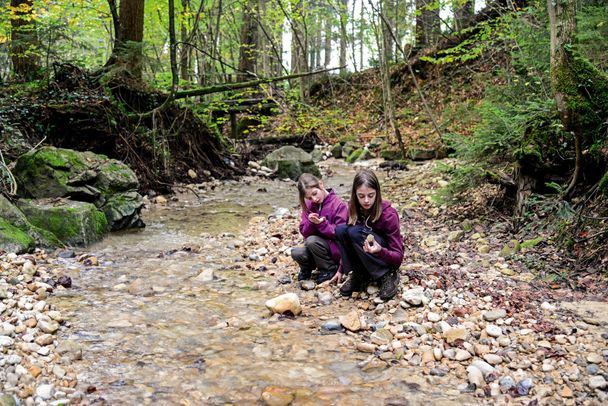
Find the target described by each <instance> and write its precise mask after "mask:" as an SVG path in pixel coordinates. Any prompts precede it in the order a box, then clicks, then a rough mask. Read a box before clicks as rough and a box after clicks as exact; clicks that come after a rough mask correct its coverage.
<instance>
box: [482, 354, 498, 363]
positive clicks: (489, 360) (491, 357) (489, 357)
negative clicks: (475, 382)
mask: <svg viewBox="0 0 608 406" xmlns="http://www.w3.org/2000/svg"><path fill="white" fill-rule="evenodd" d="M483 359H484V360H486V362H487V363H488V364H490V365H498V364H501V363H502V357H501V356H500V355H496V354H486V355H484V356H483Z"/></svg>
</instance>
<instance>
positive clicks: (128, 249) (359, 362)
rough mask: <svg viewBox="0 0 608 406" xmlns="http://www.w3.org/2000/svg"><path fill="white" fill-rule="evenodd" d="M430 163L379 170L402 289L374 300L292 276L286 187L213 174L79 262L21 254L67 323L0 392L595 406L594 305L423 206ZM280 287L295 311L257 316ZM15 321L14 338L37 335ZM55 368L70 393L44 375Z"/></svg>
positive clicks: (598, 335) (344, 170) (598, 361)
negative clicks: (395, 230) (398, 227)
mask: <svg viewBox="0 0 608 406" xmlns="http://www.w3.org/2000/svg"><path fill="white" fill-rule="evenodd" d="M366 164H368V165H369V164H371V165H374V164H375V163H374V162H373V161H371V162H368V163H366ZM323 165H324V166H325V172H326V173H327V172H331V173H333V176H328V177H327V180H326V183H327V184H328V185H329V186H331V187H334V188H335V189H336V191H337V193H338V194H340V195H342V196H344V195H347V194H348V193H349V191H348V189H349V186H350V181H351V180H352V175H353V174H354V172H353V169H352V167H344V166H341V165H340V164H339V163H337V162H334V161H333V160H330V161H329V162H326V163H324V164H323ZM328 165H329V166H328ZM435 165H436V163H435V162H427V163H424V164H422V165H415V166H412V167H411V168H410V170H409V171H391V172H390V173H388V174H386V175H383V192H385V195H386V197H387V198H389V199H391V200H392V201H393V202H394V203H395V205H396V206H397V207H398V208H399V212H400V214H401V216H402V225H403V235H404V237H405V240H406V247H407V249H406V258H405V260H404V263H403V265H402V268H401V271H402V291H401V292H400V293H399V294H398V296H396V297H395V299H393V300H391V301H389V302H386V303H383V302H381V301H379V300H378V298H377V297H376V292H377V288H376V287H374V286H371V287H370V288H368V290H367V291H366V292H365V293H362V294H361V295H359V297H357V298H349V299H344V298H341V297H339V295H338V292H337V290H336V288H335V287H326V286H325V287H323V286H321V287H312V288H313V289H311V290H304V289H302V288H301V286H300V285H299V284H297V283H296V282H294V281H295V275H296V273H297V267H296V265H295V263H294V262H293V261H292V260H291V259H290V257H289V256H288V255H287V254H288V249H289V248H290V247H292V246H294V245H295V244H298V243H299V242H300V241H301V237H300V236H299V234H298V232H297V223H298V207H297V196H296V189H295V186H294V184H293V183H292V182H282V181H280V180H266V179H261V178H244V179H243V180H242V181H240V182H235V181H228V182H219V181H216V182H210V183H205V184H201V185H199V186H198V187H196V188H195V189H194V190H193V191H189V190H188V188H184V189H183V191H182V192H180V193H178V194H176V195H175V197H174V198H172V199H169V200H168V201H167V200H166V199H161V198H159V199H157V200H156V201H157V203H150V202H148V203H147V205H148V208H147V209H146V210H145V211H144V212H143V216H144V220H145V221H146V223H147V224H148V227H147V228H146V229H145V230H131V231H122V232H118V233H112V234H111V235H110V236H109V237H108V238H106V239H105V240H104V241H102V242H100V243H98V244H96V245H94V246H91V247H89V249H88V253H89V256H80V257H75V258H59V257H56V256H49V257H48V258H46V259H45V261H46V262H47V263H48V265H43V264H42V263H43V261H40V262H39V263H38V264H37V266H38V269H39V270H40V267H44V268H48V269H52V270H54V271H53V273H54V274H57V275H59V274H61V276H66V277H67V276H69V277H70V278H71V280H72V281H73V286H72V287H71V288H69V289H65V288H56V289H55V292H54V293H55V294H54V295H53V296H51V297H50V298H46V299H45V307H44V309H43V311H46V312H47V315H48V313H49V312H50V311H53V310H55V309H59V310H60V311H61V315H62V317H63V318H65V319H67V321H66V322H64V323H63V325H62V327H59V326H57V327H58V330H57V331H56V332H55V335H56V336H55V337H56V338H55V339H54V340H52V341H51V342H50V343H49V344H47V345H45V346H44V347H49V353H50V354H51V356H50V357H49V362H48V364H47V365H46V366H44V368H41V370H42V371H41V373H40V374H39V375H38V376H37V377H35V378H33V379H32V378H28V375H27V374H30V376H33V375H32V373H31V371H30V369H26V370H25V371H24V370H21V369H19V370H18V369H17V367H15V366H13V369H12V370H10V369H9V368H11V367H10V366H9V367H7V368H6V369H5V370H6V371H10V372H9V373H10V374H13V375H11V378H10V379H12V381H11V382H14V383H16V384H17V389H18V390H16V391H14V392H9V393H14V394H17V395H18V394H19V393H21V394H22V395H28V396H23V397H21V398H22V399H24V403H25V404H36V403H39V404H44V402H46V403H49V404H52V403H53V402H55V403H57V402H58V401H60V400H61V399H68V400H69V401H70V402H72V403H76V404H79V403H84V404H99V403H100V402H101V403H103V402H105V403H107V404H157V403H166V404H226V403H229V404H230V403H232V404H260V403H265V404H285V405H286V404H289V403H290V402H291V404H294V405H298V404H336V403H342V404H354V405H357V404H374V405H375V404H378V405H387V404H393V405H394V404H428V403H429V402H432V403H433V404H445V405H447V404H453V405H461V404H478V403H492V404H506V403H511V404H513V403H514V404H529V403H530V402H538V403H539V404H588V405H592V404H601V402H605V401H606V400H607V399H606V377H605V376H604V375H605V374H606V365H607V364H606V357H607V356H608V348H607V340H608V335H607V334H606V333H607V331H606V323H607V322H608V320H606V319H605V317H606V314H608V312H606V311H605V310H606V308H605V304H602V303H598V302H597V301H592V302H591V301H590V302H584V303H581V304H577V303H576V302H573V301H578V300H582V299H585V297H584V296H582V295H580V294H574V293H572V292H569V291H567V290H563V291H562V290H554V289H549V288H547V287H546V286H544V285H543V284H540V283H538V282H537V281H535V280H534V278H535V275H534V274H532V273H531V272H530V269H529V267H528V265H526V262H524V261H522V260H521V259H519V258H518V257H517V256H512V257H510V258H509V259H506V258H503V257H501V256H500V255H499V254H500V251H501V247H502V246H503V245H504V243H505V242H508V233H507V232H506V230H505V227H504V224H502V221H500V220H495V221H485V222H484V221H481V220H470V219H469V220H457V219H456V217H455V213H454V212H452V211H451V210H452V209H449V208H446V207H442V206H440V205H437V204H435V203H434V202H433V200H432V199H431V198H430V195H431V193H432V191H433V190H434V189H435V188H436V187H438V186H440V185H441V184H442V182H444V180H443V179H442V178H441V177H440V175H437V174H436V173H435V172H434V171H433V168H434V166H435ZM480 199H482V197H480ZM478 204H479V206H481V207H483V206H484V201H483V199H482V200H481V201H480V202H478ZM472 213H473V214H474V211H469V212H468V214H469V215H471V214H472ZM505 239H506V240H507V241H505ZM544 248H546V247H544ZM544 248H543V249H544ZM526 249H527V250H530V252H532V251H533V250H535V249H539V248H538V247H536V248H534V247H533V248H526ZM526 249H525V250H526ZM79 258H80V261H79ZM15 260H19V259H17V258H16V259H15ZM45 272H46V271H45ZM5 280H6V281H7V282H8V279H6V278H5ZM15 286H17V287H18V288H19V289H22V288H23V289H24V288H25V284H21V285H20V284H17V285H15ZM307 288H311V287H307ZM15 289H17V288H15ZM284 292H295V293H297V295H298V296H299V297H300V301H301V303H302V306H303V309H304V311H303V313H302V315H300V316H298V317H296V318H290V317H286V316H278V315H274V316H272V315H270V314H269V313H268V311H267V310H266V309H265V307H264V302H265V301H266V300H267V299H269V298H272V297H275V296H278V295H279V294H281V293H284ZM28 297H29V299H28V300H24V303H25V302H29V303H30V304H31V306H32V308H34V307H36V306H40V305H39V304H38V302H40V300H41V299H40V298H39V297H37V296H33V295H28ZM3 302H4V303H7V301H3ZM583 305H584V306H583ZM602 306H604V307H602ZM17 307H18V306H17ZM28 307H29V306H28ZM24 308H25V307H24ZM26 310H27V309H26ZM49 317H50V316H49ZM13 321H14V323H12V322H13ZM11 323H12V324H14V325H17V326H19V325H26V324H25V320H24V319H23V318H21V317H16V318H15V319H12V321H11ZM19 328H20V329H24V330H23V331H22V332H21V333H17V334H15V335H14V337H15V338H14V339H15V340H16V341H18V340H22V339H23V337H24V336H27V335H28V334H30V335H31V336H33V337H34V339H35V340H36V339H37V338H38V336H42V335H43V334H42V333H40V332H37V331H36V330H34V329H33V328H32V327H27V325H26V327H19ZM24 333H25V334H24ZM46 334H48V333H46ZM62 343H70V344H67V345H68V346H69V347H71V348H80V351H81V354H82V360H76V361H69V358H66V359H65V360H63V361H65V362H66V364H62V362H63V361H62V359H61V356H53V354H55V353H56V351H57V348H58V347H59V346H60V345H62ZM63 345H64V346H65V345H66V344H63ZM6 351H7V352H5V354H6V355H7V356H12V355H19V354H17V352H19V351H22V346H21V345H20V343H15V344H14V345H13V347H10V346H9V347H7V350H6ZM76 353H78V351H77V350H76ZM64 356H65V355H64ZM40 357H45V356H43V355H40V354H38V355H36V354H31V353H30V354H26V355H25V356H23V357H22V358H23V360H24V361H25V360H27V362H33V361H39V359H40ZM47 357H48V355H47ZM5 358H6V357H5ZM56 366H58V367H59V368H63V369H64V372H65V374H66V376H67V377H69V378H70V379H71V380H70V382H73V383H70V385H72V386H74V388H71V387H70V386H69V385H67V388H70V389H66V386H64V385H63V383H62V382H61V381H58V380H57V378H56V374H54V371H55V367H56ZM57 372H58V373H59V374H61V372H62V371H61V369H58V370H57ZM7 375H8V374H7ZM66 379H67V378H66ZM7 382H8V380H7V381H3V384H4V387H5V390H6V387H7ZM45 385H46V386H45ZM28 388H29V389H28ZM24 390H26V392H20V391H24ZM47 396H48V397H47Z"/></svg>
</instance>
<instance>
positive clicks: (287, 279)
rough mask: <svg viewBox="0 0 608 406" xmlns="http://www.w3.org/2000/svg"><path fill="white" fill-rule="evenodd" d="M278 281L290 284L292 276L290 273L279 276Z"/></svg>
mask: <svg viewBox="0 0 608 406" xmlns="http://www.w3.org/2000/svg"><path fill="white" fill-rule="evenodd" d="M278 282H279V283H280V284H281V285H288V284H290V283H291V278H290V277H289V275H281V276H279V279H278Z"/></svg>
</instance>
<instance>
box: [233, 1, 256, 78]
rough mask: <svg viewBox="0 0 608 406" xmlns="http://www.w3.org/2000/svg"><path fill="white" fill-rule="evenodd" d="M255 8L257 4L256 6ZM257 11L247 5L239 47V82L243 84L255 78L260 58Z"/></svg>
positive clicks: (244, 11) (244, 10)
mask: <svg viewBox="0 0 608 406" xmlns="http://www.w3.org/2000/svg"><path fill="white" fill-rule="evenodd" d="M254 7H255V4H254ZM254 13H255V9H254V8H252V7H251V6H250V5H248V4H246V5H245V6H244V9H243V22H242V24H241V45H240V47H239V73H238V75H237V81H238V82H242V81H245V80H249V79H252V78H254V77H255V75H256V73H257V72H256V66H257V57H258V26H257V22H256V19H255V15H254Z"/></svg>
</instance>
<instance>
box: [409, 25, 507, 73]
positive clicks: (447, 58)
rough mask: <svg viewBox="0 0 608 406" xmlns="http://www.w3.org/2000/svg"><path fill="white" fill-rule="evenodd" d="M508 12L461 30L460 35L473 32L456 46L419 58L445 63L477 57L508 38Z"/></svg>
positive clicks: (435, 62)
mask: <svg viewBox="0 0 608 406" xmlns="http://www.w3.org/2000/svg"><path fill="white" fill-rule="evenodd" d="M510 19H511V16H510V15H509V14H507V15H505V16H504V17H499V18H497V19H495V20H488V21H483V22H481V23H479V24H477V25H475V26H474V27H470V28H466V29H464V30H462V31H461V32H460V33H461V35H466V34H468V33H471V32H473V34H472V35H470V36H469V37H468V38H467V39H465V40H464V41H461V42H459V43H458V44H457V45H456V46H454V47H452V48H448V49H443V50H441V51H439V52H437V56H436V57H433V56H423V57H421V58H420V59H421V60H423V61H427V62H431V63H434V64H446V63H454V62H466V61H470V60H472V59H477V58H479V57H480V56H481V55H482V54H484V53H485V52H487V51H488V50H489V49H491V48H492V47H494V46H495V45H496V44H497V43H498V44H502V42H504V41H505V40H508V39H510V38H511V37H510V36H511V35H512V33H510V32H509V25H508V24H509V21H510Z"/></svg>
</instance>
